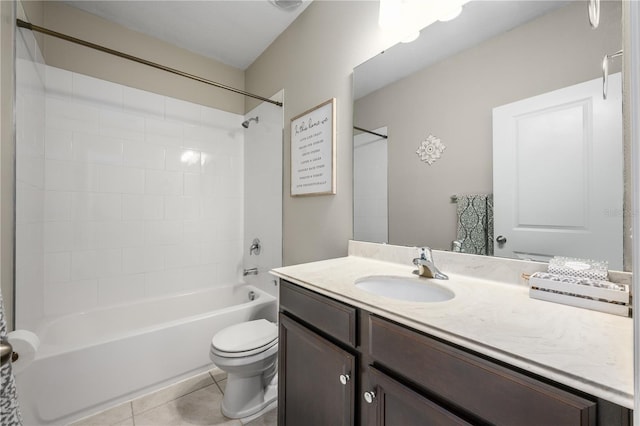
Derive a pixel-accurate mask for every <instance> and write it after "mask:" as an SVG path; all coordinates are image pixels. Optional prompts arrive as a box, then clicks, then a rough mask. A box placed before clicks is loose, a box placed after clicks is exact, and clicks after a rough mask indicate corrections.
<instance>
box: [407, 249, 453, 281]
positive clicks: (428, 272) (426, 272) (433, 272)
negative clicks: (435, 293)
mask: <svg viewBox="0 0 640 426" xmlns="http://www.w3.org/2000/svg"><path fill="white" fill-rule="evenodd" d="M413 264H414V265H416V266H417V267H418V275H420V276H421V277H427V278H436V279H438V280H448V279H449V277H448V276H447V275H445V274H443V273H442V272H440V270H439V269H438V268H437V267H436V265H435V263H433V256H432V254H431V249H430V248H429V247H423V248H421V249H420V257H416V258H415V259H413Z"/></svg>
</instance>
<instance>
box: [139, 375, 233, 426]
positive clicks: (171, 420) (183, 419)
mask: <svg viewBox="0 0 640 426" xmlns="http://www.w3.org/2000/svg"><path fill="white" fill-rule="evenodd" d="M221 401H222V393H221V392H220V390H219V389H218V387H217V386H216V385H215V384H214V385H211V386H207V387H206V388H203V389H200V390H197V391H195V392H192V393H190V394H188V395H185V396H183V397H180V398H178V399H176V400H174V401H171V402H168V403H166V404H163V405H161V406H159V407H156V408H153V409H151V410H148V411H145V412H144V413H142V414H138V415H136V416H135V417H134V422H135V426H189V425H203V426H204V425H211V426H213V425H220V426H222V425H224V426H241V423H240V421H238V420H231V419H228V418H226V417H225V416H223V415H222V412H221V411H220V402H221Z"/></svg>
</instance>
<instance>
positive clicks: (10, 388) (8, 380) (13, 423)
mask: <svg viewBox="0 0 640 426" xmlns="http://www.w3.org/2000/svg"><path fill="white" fill-rule="evenodd" d="M6 337H7V322H6V321H5V319H4V303H3V302H2V293H1V292H0V338H6ZM20 425H22V416H21V414H20V409H19V407H18V397H17V394H16V384H15V379H14V377H13V373H12V371H11V363H10V362H8V363H6V364H5V365H3V366H2V368H0V426H20Z"/></svg>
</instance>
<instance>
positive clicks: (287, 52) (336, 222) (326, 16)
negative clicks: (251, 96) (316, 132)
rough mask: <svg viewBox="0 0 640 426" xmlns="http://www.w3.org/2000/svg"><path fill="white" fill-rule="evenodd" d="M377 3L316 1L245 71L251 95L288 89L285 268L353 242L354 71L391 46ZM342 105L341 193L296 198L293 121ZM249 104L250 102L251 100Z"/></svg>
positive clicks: (339, 251)
mask: <svg viewBox="0 0 640 426" xmlns="http://www.w3.org/2000/svg"><path fill="white" fill-rule="evenodd" d="M377 22H378V2H377V1H314V2H313V3H312V4H311V5H310V6H309V7H308V8H307V9H306V10H305V11H304V12H303V13H302V14H301V15H300V17H298V19H297V20H296V21H295V22H294V23H293V24H292V25H291V26H290V27H289V28H288V29H287V30H286V32H285V33H283V34H282V35H281V36H280V37H279V38H278V39H276V40H275V41H274V42H273V43H272V44H271V46H269V48H268V49H267V50H266V51H265V52H264V53H263V54H262V55H261V56H260V57H259V58H258V59H257V60H256V61H255V62H254V63H253V64H252V65H251V66H250V67H249V68H248V69H247V70H246V77H245V82H246V88H247V90H248V91H250V92H256V93H273V92H276V91H277V90H279V89H281V88H284V103H285V106H284V119H285V131H284V194H283V195H284V212H283V215H284V224H283V234H284V264H285V265H291V264H296V263H302V262H307V261H313V260H320V259H327V258H332V257H338V256H344V255H346V254H347V240H349V239H350V238H351V236H352V231H353V225H352V210H353V208H352V207H353V205H352V196H353V188H352V171H353V170H352V159H353V155H352V149H353V130H352V122H353V121H352V111H353V105H352V104H353V95H352V83H351V75H352V71H353V68H354V67H355V66H357V65H358V64H360V63H362V62H364V61H365V60H366V59H369V58H371V57H372V56H374V55H375V54H377V53H378V52H380V51H382V50H383V49H384V48H386V47H388V42H387V41H386V40H385V39H384V38H383V37H382V34H381V33H380V31H379V29H378V26H377ZM332 97H335V98H336V100H337V119H336V121H337V142H336V146H337V160H336V161H337V164H336V167H337V193H336V195H323V196H315V197H291V195H290V194H291V189H290V187H291V153H290V123H291V118H292V117H294V116H296V115H298V114H300V113H302V112H304V111H306V110H308V109H310V108H312V107H314V106H316V105H318V104H320V103H322V102H324V101H326V100H328V99H330V98H332ZM248 102H249V104H251V103H252V101H250V100H249V101H248Z"/></svg>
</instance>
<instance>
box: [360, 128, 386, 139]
mask: <svg viewBox="0 0 640 426" xmlns="http://www.w3.org/2000/svg"><path fill="white" fill-rule="evenodd" d="M353 128H354V129H356V130H360V131H361V132H365V133H370V134H372V135H375V136H379V137H381V138H383V139H387V138H388V136H387V135H383V134H382V133H376V132H372V131H371V130H367V129H363V128H362V127H358V126H353Z"/></svg>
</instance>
